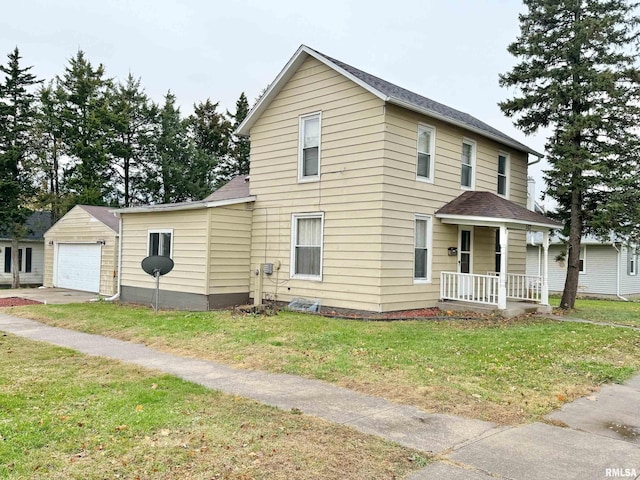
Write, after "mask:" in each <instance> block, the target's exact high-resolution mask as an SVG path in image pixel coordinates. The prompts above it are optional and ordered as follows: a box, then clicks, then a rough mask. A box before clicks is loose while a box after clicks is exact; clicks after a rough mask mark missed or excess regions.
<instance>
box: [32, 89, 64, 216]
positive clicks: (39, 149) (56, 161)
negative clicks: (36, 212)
mask: <svg viewBox="0 0 640 480" xmlns="http://www.w3.org/2000/svg"><path fill="white" fill-rule="evenodd" d="M63 97H64V93H63V91H62V89H61V88H60V86H59V84H58V82H57V81H55V80H52V81H51V82H49V84H48V85H45V86H43V87H42V88H41V89H40V90H39V92H38V114H37V117H36V125H35V135H36V155H37V158H38V177H39V180H40V184H41V187H40V191H39V193H38V204H39V205H41V206H42V207H44V208H46V209H47V210H50V211H51V221H52V223H55V222H57V221H58V220H59V219H60V218H61V217H62V215H64V213H65V212H66V210H67V205H66V202H65V199H64V185H63V181H62V163H63V162H62V159H63V157H64V155H65V146H64V143H63V136H62V113H61V109H62V103H63V102H62V98H63Z"/></svg>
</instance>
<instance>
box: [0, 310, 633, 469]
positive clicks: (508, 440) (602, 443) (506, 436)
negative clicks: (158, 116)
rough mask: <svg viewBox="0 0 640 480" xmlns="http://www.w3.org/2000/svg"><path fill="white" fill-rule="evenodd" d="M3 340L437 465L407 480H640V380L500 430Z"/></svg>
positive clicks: (141, 349) (205, 369)
mask: <svg viewBox="0 0 640 480" xmlns="http://www.w3.org/2000/svg"><path fill="white" fill-rule="evenodd" d="M0 330H2V331H5V332H8V333H12V334H15V335H19V336H22V337H26V338H30V339H33V340H39V341H44V342H48V343H52V344H55V345H60V346H64V347H68V348H72V349H74V350H77V351H80V352H83V353H85V354H88V355H99V356H104V357H108V358H114V359H118V360H122V361H125V362H128V363H133V364H136V365H140V366H142V367H147V368H153V369H157V370H160V371H162V372H166V373H170V374H173V375H176V376H178V377H180V378H183V379H185V380H189V381H192V382H195V383H198V384H201V385H204V386H206V387H209V388H212V389H216V390H221V391H223V392H227V393H231V394H234V395H240V396H244V397H247V398H252V399H255V400H258V401H260V402H262V403H265V404H268V405H273V406H276V407H279V408H282V409H292V408H296V409H299V410H301V411H302V412H304V413H305V414H309V415H315V416H318V417H321V418H324V419H326V420H329V421H332V422H335V423H339V424H343V425H348V426H350V427H352V428H355V429H357V430H359V431H361V432H365V433H369V434H372V435H377V436H380V437H383V438H386V439H388V440H392V441H394V442H397V443H399V444H401V445H404V446H407V447H411V448H415V449H419V450H422V451H424V452H426V453H429V454H431V455H435V456H436V458H437V460H438V461H437V462H434V463H433V464H431V465H429V466H428V467H427V468H425V469H423V470H421V471H419V472H416V473H414V474H413V475H412V476H411V477H410V479H412V480H420V479H436V478H442V479H451V480H487V479H495V478H499V479H513V480H516V479H517V480H545V479H548V480H551V479H553V480H556V479H559V478H562V479H576V480H577V479H580V480H585V479H586V480H588V479H607V478H616V477H617V478H631V479H635V478H638V476H639V475H640V438H639V437H638V433H639V432H640V428H639V426H640V377H636V379H634V380H633V381H632V382H630V383H629V384H627V385H624V386H621V385H612V386H607V387H604V388H603V389H602V391H601V392H599V393H598V394H597V395H595V396H593V397H589V398H587V399H582V400H579V401H578V402H574V403H572V404H568V405H565V407H564V408H563V409H562V410H560V411H558V412H554V413H553V414H552V415H550V418H552V419H554V420H555V421H556V422H564V423H565V424H567V425H568V427H567V428H561V427H554V426H550V425H548V424H543V423H535V424H531V425H524V426H519V427H499V426H496V425H494V424H491V423H488V422H483V421H480V420H473V419H467V418H462V417H456V416H452V415H442V414H427V413H425V412H424V411H422V410H419V409H417V408H414V407H410V406H405V405H398V404H395V403H392V402H389V401H387V400H384V399H381V398H378V397H372V396H368V395H364V394H361V393H357V392H353V391H350V390H347V389H344V388H340V387H336V386H333V385H330V384H327V383H324V382H320V381H315V380H308V379H303V378H300V377H296V376H292V375H281V374H270V373H265V372H258V371H249V370H241V369H235V368H232V367H229V366H225V365H221V364H217V363H214V362H208V361H203V360H197V359H191V358H184V357H179V356H175V355H170V354H166V353H161V352H158V351H156V350H153V349H151V348H148V347H145V346H143V345H139V344H133V343H129V342H123V341H120V340H115V339H111V338H106V337H102V336H99V335H90V334H86V333H80V332H75V331H72V330H65V329H60V328H54V327H48V326H45V325H43V324H41V323H38V322H34V321H32V320H26V319H21V318H17V317H12V316H9V315H5V314H2V313H0Z"/></svg>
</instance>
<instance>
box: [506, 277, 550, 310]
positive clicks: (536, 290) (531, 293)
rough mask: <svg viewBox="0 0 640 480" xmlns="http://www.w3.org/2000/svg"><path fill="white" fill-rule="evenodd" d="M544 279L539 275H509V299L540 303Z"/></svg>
mask: <svg viewBox="0 0 640 480" xmlns="http://www.w3.org/2000/svg"><path fill="white" fill-rule="evenodd" d="M541 291H542V278H541V277H539V276H537V275H520V274H517V273H507V298H513V299H514V300H528V301H531V302H538V303H539V302H540V301H541V298H542V295H541Z"/></svg>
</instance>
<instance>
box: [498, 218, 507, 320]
mask: <svg viewBox="0 0 640 480" xmlns="http://www.w3.org/2000/svg"><path fill="white" fill-rule="evenodd" d="M507 245H509V230H507V226H506V225H500V277H499V284H498V309H500V310H505V309H506V308H507Z"/></svg>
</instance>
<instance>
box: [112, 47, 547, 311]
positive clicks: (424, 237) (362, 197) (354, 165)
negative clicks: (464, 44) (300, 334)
mask: <svg viewBox="0 0 640 480" xmlns="http://www.w3.org/2000/svg"><path fill="white" fill-rule="evenodd" d="M237 133H238V134H240V135H246V136H249V137H250V139H251V171H250V180H249V181H248V182H246V188H247V189H248V190H247V191H243V192H239V193H238V194H237V198H236V199H234V198H227V197H228V195H226V197H225V199H224V202H223V203H222V204H220V203H216V202H209V206H206V205H205V204H206V202H204V201H203V202H204V203H203V202H194V204H193V209H194V213H193V215H196V214H195V210H196V209H197V210H202V209H205V208H220V207H222V206H224V207H225V208H227V209H228V208H232V207H233V208H236V209H238V210H239V211H242V212H245V215H246V212H250V216H247V218H248V221H249V228H248V229H246V228H245V229H243V230H241V231H239V232H238V235H237V242H236V243H237V244H240V245H245V244H248V245H249V249H248V257H247V258H246V262H236V264H237V265H238V268H243V269H245V270H244V272H242V274H243V275H246V277H245V278H246V279H247V282H246V286H245V287H243V288H246V292H244V291H243V294H244V293H246V295H247V296H248V297H250V298H253V299H255V300H257V301H258V302H260V301H262V300H274V301H279V302H289V301H291V300H292V299H294V298H298V297H302V298H306V299H315V300H318V302H319V303H320V304H321V305H322V306H326V307H333V308H348V309H359V310H368V311H376V312H388V311H395V310H405V309H413V308H425V307H431V306H434V305H436V303H437V302H438V301H439V300H441V299H447V300H466V301H472V302H476V303H486V304H490V305H495V306H496V307H499V308H505V307H506V301H507V299H508V298H512V299H518V300H527V301H537V302H541V303H546V301H547V299H546V282H545V280H544V273H545V272H543V274H542V275H540V276H526V275H525V269H526V267H525V258H526V238H525V233H526V231H535V230H540V231H543V232H544V237H545V238H546V239H547V240H548V231H549V229H552V228H557V227H558V226H559V225H558V224H557V223H556V222H554V221H552V220H550V219H548V218H546V217H544V216H542V215H540V214H538V213H535V212H532V211H529V210H527V209H526V207H525V206H526V203H527V165H528V163H529V162H530V161H534V160H535V159H536V158H537V157H540V156H541V154H539V153H537V152H535V151H533V150H531V149H530V148H529V147H527V146H525V145H523V144H522V143H520V142H518V141H516V140H514V139H512V138H510V137H509V136H507V135H505V134H503V133H501V132H499V131H498V130H496V129H494V128H492V127H490V126H489V125H487V124H485V123H483V122H481V121H480V120H478V119H476V118H474V117H472V116H471V115H468V114H466V113H463V112H460V111H457V110H455V109H452V108H450V107H447V106H445V105H442V104H440V103H437V102H435V101H433V100H430V99H428V98H426V97H423V96H420V95H417V94H415V93H412V92H410V91H408V90H405V89H403V88H401V87H398V86H396V85H393V84H391V83H389V82H387V81H385V80H382V79H380V78H377V77H375V76H373V75H370V74H368V73H365V72H363V71H361V70H359V69H356V68H354V67H352V66H350V65H347V64H345V63H343V62H340V61H338V60H336V59H333V58H331V57H328V56H326V55H324V54H322V53H320V52H317V51H315V50H313V49H311V48H309V47H306V46H301V47H300V48H299V49H298V50H297V51H296V53H295V54H294V55H293V57H292V58H291V59H290V60H289V62H288V63H287V64H286V65H285V67H284V69H283V70H282V71H281V72H280V74H279V75H278V76H277V77H276V79H275V80H274V81H273V82H272V83H271V84H270V86H269V88H268V89H267V90H266V92H265V93H264V94H263V96H262V97H261V98H260V100H259V101H258V103H257V104H256V105H255V107H254V108H253V109H252V110H251V112H250V113H249V115H248V116H247V118H246V119H245V120H244V122H243V123H242V124H241V125H240V126H239V128H238V132H237ZM231 190H233V189H231ZM236 200H237V201H236ZM234 202H235V203H234ZM178 208H180V209H181V211H182V213H181V214H179V215H177V216H176V219H181V220H182V221H184V220H185V219H186V218H187V217H186V211H185V209H188V208H190V207H188V206H186V207H185V206H184V205H182V206H175V207H172V206H170V205H169V206H162V207H154V208H148V209H144V208H137V209H124V210H120V215H121V217H122V219H123V223H122V225H123V235H122V239H123V242H124V243H123V247H122V248H123V250H122V251H123V256H122V258H123V261H124V260H128V259H129V258H130V257H129V256H128V254H127V245H128V243H127V242H128V238H132V235H131V234H129V233H128V232H127V227H126V226H127V224H128V223H129V224H131V225H133V224H134V223H135V224H136V225H137V226H136V228H137V229H138V231H139V232H142V233H139V234H138V235H137V236H138V237H139V238H138V239H137V242H138V243H137V244H141V246H142V248H140V247H137V248H139V250H140V252H139V253H138V255H137V257H135V259H134V258H133V256H131V258H130V260H128V261H130V263H131V265H123V267H122V269H121V271H122V272H123V278H121V282H120V283H121V285H122V298H123V299H124V300H127V292H134V291H136V292H137V293H140V294H143V295H146V293H144V292H145V291H146V289H148V288H150V285H146V284H145V286H142V285H141V284H139V283H136V280H135V278H138V277H137V275H140V274H139V272H138V270H139V268H137V266H136V267H135V268H134V262H139V261H140V260H141V258H138V257H141V255H142V254H143V253H150V252H151V250H152V249H151V250H149V249H148V248H147V249H145V248H144V245H153V242H152V240H150V238H151V235H152V233H153V231H166V232H172V231H173V228H174V227H173V226H172V220H171V217H170V216H169V215H168V214H169V213H170V212H172V211H174V214H175V213H176V212H177V211H178V210H177V209H178ZM134 215H135V216H136V220H135V222H134V221H133V216H134ZM161 215H165V218H162V217H161ZM203 218H205V217H203ZM206 218H209V217H206ZM151 224H153V225H152V227H151ZM198 224H199V225H200V228H201V229H202V228H208V229H210V230H211V231H219V230H225V229H226V230H228V228H227V227H225V226H223V225H222V224H219V225H217V226H216V225H215V224H212V223H211V221H210V220H209V224H207V223H206V222H205V221H204V220H202V221H200V220H198ZM145 225H147V226H150V227H149V228H146V227H145ZM183 236H185V237H186V235H183ZM178 240H179V239H178V237H176V236H173V237H172V238H171V240H170V241H171V245H172V247H171V249H172V251H173V252H175V254H176V255H178V254H179V252H178ZM132 241H133V240H132ZM167 241H169V240H167ZM182 242H183V243H184V246H185V248H186V246H187V243H190V244H191V245H194V244H196V243H197V242H196V241H195V240H194V239H193V238H191V239H190V240H189V241H187V240H186V238H184V239H183V240H182ZM247 242H248V243H247ZM205 243H206V239H205ZM134 244H136V243H135V242H134ZM137 244H136V245H137ZM547 244H548V241H547ZM202 250H203V252H208V253H207V255H209V256H211V255H213V253H212V252H211V248H209V247H208V246H207V245H204V246H202ZM151 253H153V252H151ZM187 257H190V258H191V257H197V256H196V255H193V254H191V255H184V254H183V255H182V258H184V259H186V258H187ZM203 258H204V259H205V260H204V261H205V264H207V263H206V262H207V260H206V258H207V257H206V256H205V257H201V258H200V259H198V261H201V260H202V259H203ZM183 268H185V267H184V266H183ZM186 268H187V270H188V271H190V272H196V271H202V272H203V278H200V277H198V278H197V284H198V285H199V290H198V292H199V294H200V298H201V299H202V298H205V297H207V296H209V297H211V296H212V295H213V296H215V298H216V302H215V303H216V305H220V304H221V303H224V301H222V300H223V298H222V297H220V296H217V295H218V293H216V291H215V290H212V289H210V288H207V286H210V285H211V282H210V280H208V279H207V278H204V277H205V276H206V275H211V274H212V271H211V269H207V268H204V269H203V268H197V265H195V264H193V265H191V264H190V265H187V266H186ZM134 270H135V274H134ZM207 271H208V272H209V273H207ZM127 272H131V274H130V275H128V276H127ZM238 273H240V272H238ZM170 275H171V274H169V275H167V279H166V280H167V281H169V280H170ZM140 278H141V279H142V278H144V277H143V276H141V277H140ZM190 278H191V279H193V275H191V277H190ZM145 281H148V279H145ZM163 281H164V280H163ZM167 281H164V285H165V287H164V288H165V289H166V290H167V294H168V296H169V297H170V296H171V293H170V292H171V288H172V287H171V284H169V285H167V283H168V282H167ZM200 286H202V287H203V288H200ZM141 289H142V290H141ZM183 290H184V289H183ZM235 293H236V294H239V292H237V291H236V292H235ZM184 294H185V292H184V291H181V298H182V299H183V300H184ZM238 298H239V297H238V296H237V295H236V297H235V300H237V299H238ZM230 299H231V297H230ZM195 300H196V299H195V297H194V301H195ZM183 303H184V302H183Z"/></svg>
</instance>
